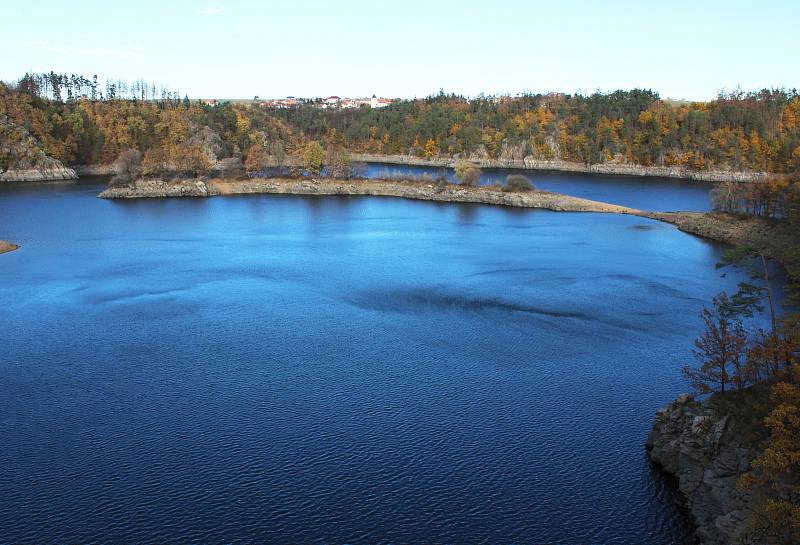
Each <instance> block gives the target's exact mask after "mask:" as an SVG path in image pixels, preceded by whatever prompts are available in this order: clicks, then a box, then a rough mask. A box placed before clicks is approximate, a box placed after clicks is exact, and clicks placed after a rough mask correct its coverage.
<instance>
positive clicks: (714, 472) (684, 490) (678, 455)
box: [647, 395, 766, 545]
mask: <svg viewBox="0 0 800 545" xmlns="http://www.w3.org/2000/svg"><path fill="white" fill-rule="evenodd" d="M765 437H766V431H765V430H764V428H763V426H762V425H761V419H760V418H759V417H758V415H755V414H753V413H752V412H750V413H749V414H748V413H747V412H746V411H740V412H737V411H731V409H730V407H729V406H722V404H721V402H720V401H719V400H717V399H715V398H711V399H709V400H707V401H705V402H702V403H701V402H699V401H696V400H694V399H693V398H692V397H691V396H688V395H682V396H680V397H678V399H677V400H675V401H674V402H672V403H671V404H670V405H668V406H667V407H665V408H663V409H661V410H660V411H658V413H657V414H656V417H655V421H654V422H653V429H652V431H651V432H650V435H649V437H648V438H647V450H648V452H649V455H650V459H651V460H652V461H653V462H654V463H655V464H657V465H658V466H660V467H661V468H663V470H664V471H666V472H667V473H670V474H672V475H674V476H675V477H676V478H677V480H678V487H679V489H680V492H681V495H682V496H683V498H685V500H686V505H687V507H688V508H689V511H690V513H691V515H692V517H693V519H694V521H695V523H696V525H697V536H698V538H699V539H700V541H701V542H702V543H704V544H709V545H711V544H714V545H734V544H754V543H757V542H756V541H754V540H753V538H752V536H750V535H749V534H748V530H747V518H748V515H749V513H750V512H751V511H752V508H753V505H754V497H753V495H752V494H751V492H750V491H747V490H743V489H741V488H740V487H738V486H737V482H738V480H739V477H741V475H742V474H743V473H744V472H745V471H747V470H748V468H749V467H750V462H751V461H752V460H753V459H754V458H755V457H756V455H757V453H758V445H759V444H760V443H761V441H762V440H763V439H764V438H765Z"/></svg>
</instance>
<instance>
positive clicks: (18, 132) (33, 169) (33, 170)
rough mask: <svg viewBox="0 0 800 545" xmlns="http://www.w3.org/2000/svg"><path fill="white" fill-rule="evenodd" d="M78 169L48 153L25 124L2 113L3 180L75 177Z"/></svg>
mask: <svg viewBox="0 0 800 545" xmlns="http://www.w3.org/2000/svg"><path fill="white" fill-rule="evenodd" d="M77 177H78V175H77V174H76V173H75V171H74V170H73V169H71V168H67V167H65V166H64V165H62V164H61V162H60V161H57V160H56V159H53V158H52V157H50V156H48V155H47V154H46V153H45V151H44V149H43V148H42V145H41V143H40V142H39V141H38V140H36V139H35V138H34V137H33V136H31V135H30V133H29V132H28V131H27V130H26V129H25V128H24V127H21V126H19V125H17V124H15V123H13V122H12V121H11V120H10V119H8V118H7V117H6V116H4V115H0V182H44V181H59V180H74V179H76V178H77Z"/></svg>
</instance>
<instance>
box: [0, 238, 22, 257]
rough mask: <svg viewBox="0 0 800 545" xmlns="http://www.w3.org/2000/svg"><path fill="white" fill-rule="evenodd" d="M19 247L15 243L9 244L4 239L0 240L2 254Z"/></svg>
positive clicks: (0, 252)
mask: <svg viewBox="0 0 800 545" xmlns="http://www.w3.org/2000/svg"><path fill="white" fill-rule="evenodd" d="M17 248H19V246H17V245H16V244H11V243H10V242H6V241H5V240H0V254H4V253H6V252H13V251H14V250H16V249H17Z"/></svg>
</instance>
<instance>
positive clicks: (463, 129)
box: [273, 89, 800, 173]
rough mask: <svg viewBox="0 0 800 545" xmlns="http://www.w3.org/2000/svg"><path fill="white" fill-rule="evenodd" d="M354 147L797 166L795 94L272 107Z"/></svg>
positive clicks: (799, 119) (799, 118) (799, 111)
mask: <svg viewBox="0 0 800 545" xmlns="http://www.w3.org/2000/svg"><path fill="white" fill-rule="evenodd" d="M273 113H274V115H276V116H278V117H280V118H281V119H284V120H285V121H287V122H288V123H290V124H291V125H293V126H295V127H297V128H298V129H300V130H302V131H303V133H304V134H306V135H308V136H309V137H311V138H315V139H325V138H328V139H331V138H340V139H341V141H342V142H343V143H344V144H345V145H346V146H347V147H348V148H349V149H350V150H352V151H360V152H369V153H383V154H410V155H415V156H420V157H436V156H442V155H445V156H454V155H456V154H458V155H460V156H474V157H480V158H502V159H517V160H522V159H524V158H525V157H531V158H533V159H539V160H552V159H560V160H565V161H573V162H579V163H585V164H597V163H604V162H617V163H627V164H638V165H643V166H654V165H656V166H682V167H686V168H691V169H695V170H704V169H725V170H750V171H766V172H773V173H791V172H797V171H798V170H799V169H800V96H798V94H797V92H796V91H784V90H763V91H760V92H755V93H739V92H737V93H730V94H726V95H720V96H719V97H718V98H717V99H716V100H713V101H711V102H692V103H674V102H670V101H665V100H661V99H660V98H659V97H658V95H657V94H656V93H654V92H652V91H647V90H640V89H636V90H633V91H616V92H613V93H609V94H602V93H595V94H593V95H590V96H583V95H564V94H549V95H525V96H521V97H515V98H493V97H492V98H486V97H479V98H476V99H472V100H467V99H465V98H463V97H459V96H455V95H445V94H439V95H437V96H433V97H429V98H426V99H422V100H413V101H401V102H398V103H395V104H392V105H391V106H389V107H387V108H382V109H368V108H364V109H361V110H357V111H353V110H320V109H317V108H314V107H310V106H307V105H306V106H302V107H299V108H295V109H288V110H275V111H274V112H273Z"/></svg>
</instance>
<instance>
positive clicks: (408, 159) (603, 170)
mask: <svg viewBox="0 0 800 545" xmlns="http://www.w3.org/2000/svg"><path fill="white" fill-rule="evenodd" d="M507 155H509V156H510V157H515V154H513V153H508V154H507ZM517 157H518V155H517ZM352 158H353V160H354V161H360V162H368V163H388V164H397V165H418V166H433V167H453V166H454V165H455V162H456V159H454V158H450V157H443V158H435V159H434V158H431V159H423V158H420V157H413V156H410V155H369V154H354V155H352ZM470 160H472V161H474V162H475V163H476V164H478V165H479V166H480V167H481V168H516V169H523V170H556V171H561V172H579V173H586V174H611V175H623V176H649V177H658V178H675V179H680V180H693V181H703V182H730V181H733V182H752V181H757V180H762V179H764V178H767V177H768V176H769V174H768V173H766V172H738V171H731V170H691V169H687V168H683V167H660V166H651V167H646V166H643V165H631V164H624V163H599V164H593V165H586V164H584V163H573V162H570V161H561V160H552V161H545V160H540V159H534V158H533V157H531V156H527V157H524V158H522V159H520V158H507V159H488V158H482V157H481V156H479V155H478V156H475V155H473V157H471V158H470Z"/></svg>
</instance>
